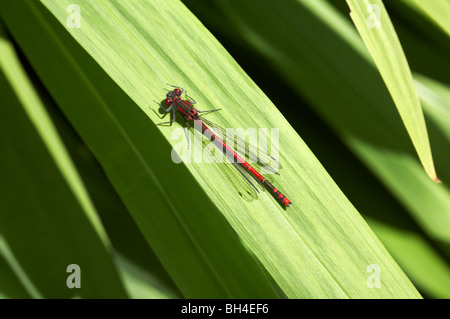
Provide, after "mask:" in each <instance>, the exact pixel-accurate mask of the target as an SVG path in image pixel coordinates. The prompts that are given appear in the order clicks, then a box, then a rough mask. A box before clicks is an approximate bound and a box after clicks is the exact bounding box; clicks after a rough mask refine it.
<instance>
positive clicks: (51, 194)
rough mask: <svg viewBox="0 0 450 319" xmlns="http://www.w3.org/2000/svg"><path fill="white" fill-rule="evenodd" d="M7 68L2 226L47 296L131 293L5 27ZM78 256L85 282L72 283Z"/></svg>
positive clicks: (0, 133) (1, 36) (3, 65)
mask: <svg viewBox="0 0 450 319" xmlns="http://www.w3.org/2000/svg"><path fill="white" fill-rule="evenodd" d="M0 72H1V73H0V82H1V83H0V90H1V92H0V93H1V94H0V104H1V105H2V107H1V108H0V121H1V125H0V138H1V149H2V152H3V154H5V155H6V156H2V157H1V159H0V161H1V165H0V166H1V167H2V171H1V178H0V194H1V201H0V205H1V209H0V234H2V235H3V237H4V239H5V242H7V243H8V246H9V249H10V251H11V252H12V254H14V257H15V258H16V259H17V264H20V267H21V268H23V270H24V272H26V274H27V276H28V277H29V279H30V280H31V282H32V284H33V285H34V286H35V287H36V289H37V290H38V291H39V293H40V294H42V296H43V297H49V298H61V297H71V296H74V295H77V296H81V297H84V298H108V297H109V298H113V297H115V298H125V297H126V294H125V291H124V289H123V287H122V284H121V282H120V280H119V276H118V274H117V272H116V269H115V267H114V265H113V262H112V259H111V257H110V256H109V254H108V251H107V250H108V249H109V241H108V239H107V237H106V235H105V232H104V229H103V228H102V226H101V224H100V221H99V219H98V217H97V215H96V212H95V208H94V207H93V205H92V203H91V202H90V200H89V196H88V194H87V192H86V190H85V189H84V186H83V184H82V182H81V180H80V178H79V176H78V174H77V172H76V170H75V168H74V166H73V163H72V162H71V160H70V158H69V156H68V154H67V151H66V150H65V148H64V146H63V143H62V142H61V140H60V139H59V136H58V134H57V133H56V130H55V128H54V126H53V124H52V122H51V120H50V118H49V116H48V114H47V112H46V110H45V108H44V106H43V104H42V102H41V101H40V99H39V97H38V95H37V93H36V91H35V90H34V88H33V86H32V84H31V83H30V80H29V79H28V77H27V75H26V73H25V72H24V70H23V69H22V66H21V65H20V62H19V60H18V57H17V56H16V54H15V52H14V49H13V45H12V44H11V43H10V42H9V40H8V39H7V38H6V36H5V33H4V31H3V30H2V29H1V30H0ZM80 235H81V236H80ZM83 247H89V249H87V250H83V249H82V248H83ZM71 264H77V265H79V266H80V267H81V272H82V282H83V286H82V289H78V290H71V289H69V288H68V287H67V284H66V279H67V277H68V276H69V275H70V273H67V267H68V266H69V265H71ZM35 295H36V294H33V296H35Z"/></svg>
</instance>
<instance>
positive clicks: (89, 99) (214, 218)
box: [1, 1, 277, 298]
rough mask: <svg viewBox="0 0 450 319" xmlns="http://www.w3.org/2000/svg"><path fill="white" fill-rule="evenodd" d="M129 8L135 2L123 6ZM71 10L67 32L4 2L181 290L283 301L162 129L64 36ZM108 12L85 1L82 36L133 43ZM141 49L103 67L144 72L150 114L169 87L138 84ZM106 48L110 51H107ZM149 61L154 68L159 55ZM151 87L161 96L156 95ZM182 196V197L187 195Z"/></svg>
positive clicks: (25, 5) (33, 58) (38, 9)
mask: <svg viewBox="0 0 450 319" xmlns="http://www.w3.org/2000/svg"><path fill="white" fill-rule="evenodd" d="M124 3H128V2H123V3H120V2H117V3H115V4H116V5H121V4H124ZM70 4H71V3H70V2H68V1H67V2H58V3H54V2H52V3H50V4H49V5H53V6H56V8H57V9H58V10H61V13H62V19H63V20H64V24H63V25H60V23H59V22H57V21H56V20H55V18H54V17H52V16H51V15H50V14H49V11H48V10H47V9H46V8H45V7H44V6H43V5H41V4H40V3H38V2H35V1H25V2H21V3H11V2H1V5H2V17H3V18H4V20H5V21H6V24H7V25H8V28H9V30H10V31H11V33H12V34H13V35H14V37H15V39H16V40H17V41H18V43H19V44H20V46H21V47H22V49H23V51H24V52H25V54H26V55H27V57H28V58H29V60H30V62H31V64H32V66H33V68H34V69H35V70H36V71H37V73H38V75H39V76H40V78H41V79H42V81H43V83H44V84H45V85H46V86H47V88H48V89H49V92H50V93H51V94H52V96H53V98H54V99H55V100H56V101H57V103H58V104H59V105H60V107H61V108H62V110H63V112H64V113H65V115H66V116H67V117H68V119H69V120H70V122H71V123H72V124H73V126H74V127H75V129H76V130H77V132H78V133H79V135H80V136H81V137H82V138H83V140H84V141H85V142H86V144H87V145H88V146H89V148H90V149H91V150H92V151H93V154H94V155H95V156H96V157H97V159H98V160H99V162H100V164H101V165H102V167H103V169H104V170H105V172H106V174H107V176H108V178H109V179H110V181H111V183H112V185H113V186H114V187H115V189H116V190H117V192H118V194H119V196H120V197H121V200H122V201H123V203H124V204H125V205H126V207H127V209H128V210H129V211H130V213H131V214H132V216H133V218H134V219H135V221H136V223H137V225H138V226H139V227H140V229H141V231H142V233H143V234H144V236H145V237H146V239H147V241H148V242H149V243H150V245H151V246H152V248H153V249H154V251H155V253H156V254H157V255H158V257H159V258H160V260H161V262H162V264H163V265H164V266H165V268H166V270H167V272H168V273H169V274H170V275H171V277H172V278H173V280H174V281H175V283H176V284H177V286H178V287H179V289H180V290H181V292H182V293H183V294H184V296H185V297H191V298H194V297H195V298H201V297H203V298H232V297H233V298H243V297H247V298H248V297H252V298H276V297H277V294H276V293H275V291H274V289H273V288H272V286H271V284H270V283H269V281H268V279H267V277H266V274H265V273H264V272H263V271H262V270H261V268H260V267H259V265H258V264H257V263H256V262H255V260H254V257H253V256H252V255H251V254H249V252H248V251H247V249H246V248H245V247H243V246H242V244H241V242H240V240H239V238H238V237H237V236H236V234H235V232H234V231H233V230H232V229H231V227H230V226H229V225H228V224H227V222H226V220H225V219H224V218H223V216H222V215H221V214H220V213H219V212H218V210H217V208H216V207H215V206H214V205H213V204H212V202H211V201H210V199H208V198H207V197H206V196H205V193H204V192H203V191H202V190H201V188H200V187H199V185H198V184H197V182H196V181H195V180H194V179H193V178H192V176H191V175H190V174H189V173H188V172H187V171H186V170H185V167H184V166H183V165H176V164H175V163H173V162H172V161H171V159H170V151H171V148H170V146H169V144H168V143H167V141H166V140H165V139H164V138H163V137H162V135H161V133H160V130H159V129H158V128H156V127H155V126H154V124H153V123H152V122H151V121H150V120H149V118H148V116H147V115H146V114H145V113H144V112H142V111H141V110H140V109H139V108H138V107H137V106H136V104H135V103H134V102H133V101H132V100H131V99H130V98H129V96H128V95H126V94H125V93H123V92H122V90H121V89H119V87H118V86H117V84H115V83H114V82H112V81H111V79H110V78H109V77H108V76H107V75H106V73H105V72H104V71H103V70H102V69H100V68H99V66H98V64H97V63H96V62H95V61H93V60H92V58H91V57H90V56H88V55H86V51H84V49H82V48H81V47H79V45H78V44H77V43H76V42H74V41H73V39H71V37H70V36H68V33H67V31H66V30H65V29H63V26H65V23H66V18H67V15H68V14H67V12H66V8H67V7H68V6H69V5H70ZM135 4H138V2H136V3H135ZM161 4H162V3H161ZM161 4H160V5H161ZM108 5H111V3H108V2H91V1H85V2H84V3H83V5H82V8H83V10H84V12H85V14H84V15H83V17H84V18H83V25H84V26H85V27H84V28H83V29H81V30H72V31H87V30H89V28H92V26H95V25H96V24H97V23H99V22H100V23H103V25H101V24H100V25H97V26H96V27H95V28H94V31H95V32H94V33H92V34H91V35H94V36H95V35H100V34H101V33H102V32H107V33H108V32H109V31H110V32H112V34H114V36H111V35H108V36H107V37H104V38H103V39H104V40H108V39H110V40H111V39H113V40H114V41H117V42H118V43H120V41H123V40H122V35H121V34H117V32H122V31H123V32H126V31H127V29H126V28H122V29H117V25H118V24H117V23H118V22H117V21H116V20H115V19H117V16H114V15H110V16H109V18H106V17H104V18H103V19H106V21H104V20H103V19H101V14H105V12H107V11H108V10H110V9H109V8H108ZM146 5H147V6H148V5H149V4H146ZM59 6H61V7H59ZM92 6H93V7H92ZM99 6H100V7H99ZM99 8H101V9H103V10H98V9H99ZM131 8H132V7H131ZM88 9H91V11H89V10H88ZM96 9H97V10H96ZM105 10H106V11H105ZM146 11H148V12H147V13H148V17H147V18H146V20H145V21H149V19H150V21H152V20H153V19H157V20H158V19H160V18H159V17H158V14H160V12H158V11H154V10H153V9H152V7H147V8H146ZM3 13H4V15H3ZM124 13H126V11H124ZM18 15H22V16H23V15H26V16H27V19H26V21H28V22H27V23H25V24H22V23H17V22H18V21H17V20H16V19H15V18H14V17H17V16H18ZM88 17H91V19H90V20H89V19H88ZM150 17H152V18H150ZM89 21H90V22H91V24H92V25H91V26H90V25H89ZM106 22H107V23H106ZM122 22H124V23H126V20H123V21H122ZM159 23H162V21H160V22H159ZM119 24H120V23H119ZM128 26H129V25H128ZM35 28H39V29H40V32H38V33H39V34H40V35H41V36H40V37H32V38H30V37H29V36H28V34H29V32H30V30H36V29H35ZM108 29H110V30H109V31H107V30H108ZM157 30H158V29H154V30H153V31H154V32H157ZM87 34H89V32H88V33H87ZM125 39H131V40H132V39H133V37H129V38H125ZM141 40H142V39H141ZM164 41H166V40H164ZM101 43H102V41H100V43H99V44H101ZM133 46H136V48H133V49H132V50H130V46H129V44H125V46H122V47H121V50H125V51H122V53H123V52H127V54H128V53H129V55H127V56H123V57H124V58H125V59H126V62H123V61H122V62H120V61H118V60H117V58H115V59H114V58H113V55H114V54H116V53H117V52H115V51H112V50H109V53H106V52H103V53H104V54H106V55H103V58H102V59H104V60H105V61H107V60H109V61H115V62H120V63H119V64H116V65H115V66H114V68H117V67H118V66H119V65H120V68H119V69H116V72H119V73H122V72H124V71H125V70H126V69H127V68H128V67H133V69H134V68H135V67H137V68H136V69H134V71H135V72H137V73H135V74H134V75H132V76H131V77H130V78H129V79H133V80H134V83H133V85H136V84H137V85H138V86H137V87H135V88H134V90H136V88H138V87H139V88H141V89H142V90H139V91H135V92H140V94H141V100H142V101H145V107H148V105H149V103H150V102H149V97H152V96H155V97H156V96H158V95H160V94H161V93H163V92H161V91H162V87H163V84H161V83H158V85H157V86H153V85H151V83H152V82H153V81H149V82H148V81H147V82H146V81H145V79H142V78H140V77H139V76H138V75H139V72H140V70H143V68H142V67H143V65H140V64H139V65H133V64H130V63H129V62H130V56H133V52H136V53H138V54H139V53H140V52H139V50H138V48H139V42H136V43H134V44H133ZM97 48H98V49H103V50H106V51H108V48H107V46H103V47H102V46H99V47H97ZM36 49H37V50H36ZM147 54H148V53H147ZM135 57H136V56H135ZM147 57H148V58H149V60H150V61H152V56H151V55H148V56H147ZM138 61H140V62H141V63H142V62H143V60H140V59H138ZM127 66H128V67H127ZM144 66H145V65H144ZM144 69H145V68H144ZM128 71H129V70H128ZM161 71H163V70H162V69H161V70H160V72H161ZM124 74H125V75H129V74H127V72H125V73H124ZM152 76H155V74H152ZM68 78H69V79H70V81H68ZM124 79H125V78H124ZM129 79H128V80H129ZM149 87H150V88H152V89H153V90H155V91H154V92H153V93H152V91H150V92H149V91H147V90H146V89H147V88H149ZM144 98H145V99H144ZM150 101H151V99H150ZM175 190H179V192H178V194H177V193H176V192H175Z"/></svg>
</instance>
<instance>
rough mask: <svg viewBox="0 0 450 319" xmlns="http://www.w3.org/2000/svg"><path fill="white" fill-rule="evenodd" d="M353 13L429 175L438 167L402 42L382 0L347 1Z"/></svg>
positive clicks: (355, 21) (433, 173)
mask: <svg viewBox="0 0 450 319" xmlns="http://www.w3.org/2000/svg"><path fill="white" fill-rule="evenodd" d="M347 3H348V4H349V7H350V10H351V12H350V16H351V18H352V20H353V22H354V23H355V25H356V28H357V29H358V32H359V34H360V35H361V37H362V39H363V41H364V43H365V45H366V47H367V49H368V51H369V52H370V54H371V55H372V58H373V60H374V61H375V64H376V66H377V68H378V70H379V72H380V74H381V76H382V77H383V80H384V82H385V83H386V86H387V88H388V90H389V92H390V94H391V96H392V99H393V100H394V102H395V105H396V107H397V109H398V111H399V113H400V116H401V117H402V120H403V123H404V124H405V127H406V130H407V131H408V133H409V135H410V137H411V140H412V142H413V144H414V147H415V149H416V151H417V154H418V155H419V158H420V161H421V163H422V165H423V166H424V168H425V171H426V172H427V174H428V176H430V178H431V179H432V180H434V181H435V182H439V179H438V178H437V176H436V171H435V168H434V163H433V158H432V155H431V148H430V143H429V140H428V133H427V128H426V125H425V120H424V117H423V112H422V108H421V105H420V101H419V98H418V96H417V93H416V90H415V87H414V83H413V79H412V75H411V71H410V69H409V66H408V62H407V60H406V57H405V55H404V53H403V50H402V47H401V44H400V41H399V40H398V37H397V34H396V33H395V30H394V27H393V26H392V22H391V20H390V18H389V15H388V13H387V11H386V9H385V7H384V5H383V2H382V1H381V0H375V1H368V0H365V1H355V0H347Z"/></svg>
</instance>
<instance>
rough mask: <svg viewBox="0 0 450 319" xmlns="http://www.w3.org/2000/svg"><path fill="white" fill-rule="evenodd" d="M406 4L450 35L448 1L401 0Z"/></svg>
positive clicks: (449, 6) (449, 4)
mask: <svg viewBox="0 0 450 319" xmlns="http://www.w3.org/2000/svg"><path fill="white" fill-rule="evenodd" d="M403 2H405V3H406V4H408V5H409V6H411V7H412V8H414V9H415V10H417V11H418V12H420V13H422V14H424V15H426V16H427V17H428V18H429V19H430V20H431V21H433V22H434V23H436V25H438V26H439V27H440V28H441V29H442V30H444V31H445V32H446V33H447V35H450V19H449V18H448V15H449V12H450V3H449V2H448V0H433V1H429V0H403Z"/></svg>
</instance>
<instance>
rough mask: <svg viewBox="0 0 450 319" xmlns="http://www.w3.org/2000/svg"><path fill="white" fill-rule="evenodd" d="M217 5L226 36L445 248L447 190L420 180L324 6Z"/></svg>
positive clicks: (347, 38)
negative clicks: (260, 60)
mask: <svg viewBox="0 0 450 319" xmlns="http://www.w3.org/2000/svg"><path fill="white" fill-rule="evenodd" d="M218 4H219V8H221V9H222V14H223V17H222V19H225V18H227V19H228V21H230V25H229V29H231V30H234V32H230V34H233V35H234V36H235V37H241V36H242V37H244V39H245V40H246V41H247V43H249V44H250V45H251V46H252V47H253V48H254V49H255V50H256V51H257V52H259V53H260V54H261V55H262V56H263V57H265V58H266V59H267V60H268V61H269V62H270V65H271V66H272V67H273V69H274V70H275V72H277V73H279V74H280V75H281V76H282V77H283V78H284V79H285V80H286V83H287V85H290V86H292V87H293V89H294V91H295V92H299V94H300V95H301V96H302V97H304V98H306V99H307V101H308V102H309V103H310V105H311V107H313V108H314V109H315V110H316V111H317V113H318V114H319V115H320V116H321V117H322V118H323V119H324V121H325V122H326V123H327V124H328V125H329V126H330V127H331V128H332V129H333V130H334V132H335V133H336V134H337V135H338V136H339V138H340V139H341V140H342V141H343V142H344V143H345V144H346V145H347V146H348V147H349V148H350V149H351V150H352V152H354V154H355V155H356V156H357V157H358V158H359V159H360V161H361V162H362V163H364V164H365V165H366V166H367V167H368V168H369V169H370V170H371V171H372V172H373V173H374V175H375V176H377V178H378V179H379V180H380V181H381V182H382V183H383V184H384V185H385V187H386V188H387V189H388V190H389V191H390V192H391V193H392V194H393V195H394V196H395V197H396V198H397V199H398V200H399V201H400V202H401V203H402V204H403V205H404V206H405V207H406V208H407V210H408V211H409V212H410V213H411V215H412V216H413V218H414V219H415V220H416V221H417V222H418V223H419V224H420V225H421V227H422V228H423V229H424V230H425V232H426V233H427V234H428V235H429V236H430V237H431V238H433V239H434V240H436V242H438V243H444V245H449V244H450V233H449V232H448V229H449V228H450V210H449V207H450V190H449V189H448V188H447V187H446V186H445V185H442V184H436V183H433V182H431V181H430V180H429V178H428V177H427V176H426V174H423V168H422V167H421V165H420V163H419V161H417V160H416V159H415V158H416V155H415V153H414V149H413V148H412V147H411V143H410V140H409V139H408V136H407V134H406V131H405V129H404V125H403V124H402V122H401V121H400V119H399V117H398V113H397V112H396V110H395V106H394V104H393V103H392V99H391V97H390V96H389V94H388V92H387V90H386V87H385V85H384V84H383V82H382V81H381V78H380V77H379V73H378V72H377V70H376V68H375V67H374V65H373V62H372V61H371V59H370V57H369V56H368V55H367V51H366V50H365V48H364V46H363V43H362V42H361V41H360V39H359V38H358V35H357V33H356V32H355V31H354V30H353V28H352V26H351V25H350V23H347V22H346V21H345V20H344V18H343V17H342V16H340V15H339V14H337V13H336V12H334V11H333V9H332V7H330V6H329V5H327V3H326V2H323V1H309V2H299V1H290V2H288V3H286V5H284V6H277V5H275V4H274V3H273V2H268V3H267V4H266V5H265V6H261V5H256V3H255V2H245V3H241V2H238V1H227V2H226V3H222V2H218ZM216 11H217V10H216ZM261 16H266V17H268V20H267V21H266V22H267V23H268V24H270V25H271V26H272V27H271V28H262V27H261V21H260V20H258V17H261ZM311 30H314V32H311ZM337 34H338V36H336V35H337ZM293 38H296V39H297V40H296V41H294V42H293V41H292V39H293ZM324 39H327V42H326V45H325V44H324ZM238 41H239V40H238ZM239 42H240V41H239ZM244 50H248V48H247V47H246V48H244ZM330 53H331V54H330ZM300 116H302V112H301V110H299V109H298V108H292V111H291V112H290V121H291V122H292V123H294V124H297V121H296V119H297V118H298V117H300ZM297 127H298V129H299V130H301V125H300V124H297ZM419 194H420V196H419Z"/></svg>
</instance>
